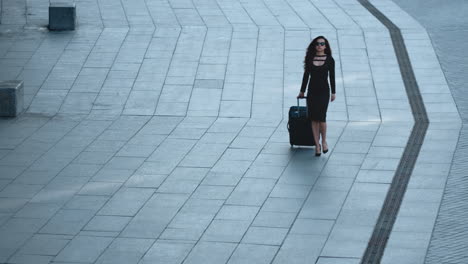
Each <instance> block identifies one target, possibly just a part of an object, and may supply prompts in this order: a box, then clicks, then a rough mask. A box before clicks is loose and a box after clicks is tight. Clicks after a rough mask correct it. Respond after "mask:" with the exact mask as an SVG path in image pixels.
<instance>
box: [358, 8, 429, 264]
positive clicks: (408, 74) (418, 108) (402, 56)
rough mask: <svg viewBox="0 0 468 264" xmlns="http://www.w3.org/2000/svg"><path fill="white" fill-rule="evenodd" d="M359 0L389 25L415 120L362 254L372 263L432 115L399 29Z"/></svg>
mask: <svg viewBox="0 0 468 264" xmlns="http://www.w3.org/2000/svg"><path fill="white" fill-rule="evenodd" d="M358 1H359V3H360V4H361V5H362V6H363V7H364V8H366V9H367V10H368V11H369V12H370V13H371V14H372V15H373V16H374V17H375V18H377V19H378V20H379V21H380V22H381V23H382V24H383V25H384V26H385V27H387V29H388V31H389V33H390V36H391V39H392V44H393V48H394V50H395V54H396V56H397V60H398V65H399V67H400V73H401V76H402V79H403V82H404V84H405V89H406V94H407V96H408V101H409V103H410V106H411V112H412V114H413V118H414V122H415V123H414V125H413V128H412V130H411V135H410V137H409V139H408V142H407V143H406V147H405V150H404V152H403V155H402V157H401V160H400V162H399V164H398V168H397V170H396V172H395V175H394V177H393V180H392V183H391V185H390V189H389V190H388V193H387V196H386V198H385V201H384V204H383V206H382V210H381V212H380V215H379V218H378V220H377V223H376V225H375V227H374V231H373V233H372V236H371V238H370V241H369V244H368V246H367V248H366V251H365V253H364V256H363V257H362V261H361V263H362V264H364V263H365V264H370V263H380V260H381V259H382V256H383V254H384V250H385V247H386V245H387V241H388V238H389V236H390V233H391V231H392V228H393V225H394V223H395V221H396V218H397V215H398V211H399V209H400V205H401V203H402V200H403V196H404V194H405V192H406V189H407V186H408V182H409V179H410V177H411V173H412V172H413V169H414V166H415V163H416V160H417V158H418V155H419V152H420V150H421V146H422V143H423V141H424V137H425V135H426V131H427V128H428V126H429V118H428V116H427V113H426V109H425V107H424V102H423V100H422V97H421V93H420V91H419V87H418V84H417V82H416V78H415V75H414V72H413V68H412V66H411V62H410V59H409V56H408V51H407V50H406V47H405V44H404V40H403V36H402V34H401V31H400V29H399V28H398V27H397V26H396V25H395V24H394V23H393V22H392V21H391V20H390V19H389V18H387V17H386V16H385V15H384V14H383V13H382V12H380V11H379V10H378V9H377V8H376V7H375V6H373V5H372V4H371V3H370V2H369V1H368V0H358Z"/></svg>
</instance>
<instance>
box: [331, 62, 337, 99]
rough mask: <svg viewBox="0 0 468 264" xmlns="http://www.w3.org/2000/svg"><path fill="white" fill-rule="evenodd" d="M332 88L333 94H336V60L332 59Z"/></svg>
mask: <svg viewBox="0 0 468 264" xmlns="http://www.w3.org/2000/svg"><path fill="white" fill-rule="evenodd" d="M330 88H331V93H332V94H335V93H336V87H335V60H334V59H333V58H330Z"/></svg>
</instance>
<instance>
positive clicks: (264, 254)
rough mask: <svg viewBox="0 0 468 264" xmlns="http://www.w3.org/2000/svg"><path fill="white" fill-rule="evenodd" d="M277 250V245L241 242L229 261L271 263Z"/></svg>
mask: <svg viewBox="0 0 468 264" xmlns="http://www.w3.org/2000/svg"><path fill="white" fill-rule="evenodd" d="M277 251H278V247H276V246H265V245H249V244H239V246H238V247H237V248H236V250H235V251H234V253H233V254H232V256H231V258H230V259H229V262H228V263H230V264H232V263H256V264H257V263H258V264H261V263H271V261H272V260H273V257H274V256H275V254H276V252H277Z"/></svg>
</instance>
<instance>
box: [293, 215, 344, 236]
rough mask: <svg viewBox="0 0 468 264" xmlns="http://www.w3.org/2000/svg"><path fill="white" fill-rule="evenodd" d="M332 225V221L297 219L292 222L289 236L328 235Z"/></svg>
mask: <svg viewBox="0 0 468 264" xmlns="http://www.w3.org/2000/svg"><path fill="white" fill-rule="evenodd" d="M334 224H335V221H333V220H322V219H301V218H298V219H297V220H296V221H295V222H294V225H293V226H292V228H291V231H290V234H302V235H328V234H329V233H330V231H331V230H332V227H333V225H334Z"/></svg>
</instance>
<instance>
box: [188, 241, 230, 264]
mask: <svg viewBox="0 0 468 264" xmlns="http://www.w3.org/2000/svg"><path fill="white" fill-rule="evenodd" d="M234 249H235V244H232V243H220V242H200V243H198V244H197V245H196V246H195V247H194V248H193V250H192V252H190V254H189V255H188V256H187V259H186V260H185V261H184V263H200V262H203V263H226V262H227V261H228V259H229V257H230V256H231V254H232V252H233V251H234ZM208 254H209V255H210V258H206V256H207V255H208Z"/></svg>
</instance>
